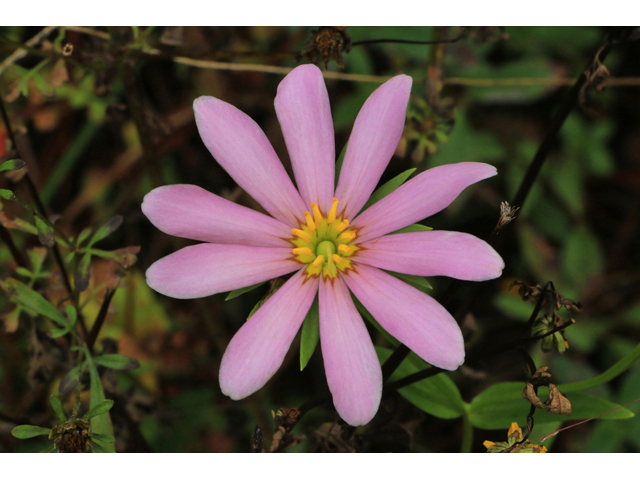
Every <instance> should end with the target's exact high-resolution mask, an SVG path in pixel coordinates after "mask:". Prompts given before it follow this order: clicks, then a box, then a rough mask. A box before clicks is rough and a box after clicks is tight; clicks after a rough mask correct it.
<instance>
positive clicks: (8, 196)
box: [0, 188, 16, 200]
mask: <svg viewBox="0 0 640 480" xmlns="http://www.w3.org/2000/svg"><path fill="white" fill-rule="evenodd" d="M0 197H2V198H4V199H5V200H14V199H15V198H16V196H15V195H14V194H13V192H12V191H11V190H7V189H6V188H0Z"/></svg>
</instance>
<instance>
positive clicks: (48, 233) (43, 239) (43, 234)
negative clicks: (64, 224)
mask: <svg viewBox="0 0 640 480" xmlns="http://www.w3.org/2000/svg"><path fill="white" fill-rule="evenodd" d="M33 216H34V218H35V220H36V228H37V229H38V240H40V243H41V244H42V245H46V246H47V247H53V246H54V245H55V244H56V239H55V236H54V235H53V229H52V228H51V226H50V225H49V224H48V223H47V222H45V221H44V220H43V219H42V218H40V215H38V214H37V213H36V212H33Z"/></svg>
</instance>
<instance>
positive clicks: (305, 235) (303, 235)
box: [291, 228, 311, 242]
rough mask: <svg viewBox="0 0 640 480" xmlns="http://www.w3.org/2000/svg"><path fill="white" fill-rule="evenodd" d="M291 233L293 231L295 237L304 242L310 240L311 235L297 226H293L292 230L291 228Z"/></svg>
mask: <svg viewBox="0 0 640 480" xmlns="http://www.w3.org/2000/svg"><path fill="white" fill-rule="evenodd" d="M291 233H293V234H294V235H295V236H296V237H298V238H301V239H302V240H304V241H305V242H309V241H311V235H309V234H308V233H307V232H305V231H304V230H300V229H299V228H294V229H293V230H291Z"/></svg>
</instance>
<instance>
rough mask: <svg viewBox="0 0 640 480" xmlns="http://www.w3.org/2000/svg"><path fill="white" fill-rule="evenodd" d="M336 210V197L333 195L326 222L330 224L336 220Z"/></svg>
mask: <svg viewBox="0 0 640 480" xmlns="http://www.w3.org/2000/svg"><path fill="white" fill-rule="evenodd" d="M337 211H338V199H337V198H335V197H334V199H333V203H332V204H331V210H329V216H328V217H327V223H329V224H331V223H333V222H335V221H336V213H337Z"/></svg>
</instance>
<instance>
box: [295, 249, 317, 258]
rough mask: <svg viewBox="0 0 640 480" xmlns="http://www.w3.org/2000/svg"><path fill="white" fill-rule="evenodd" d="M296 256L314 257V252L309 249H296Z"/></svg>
mask: <svg viewBox="0 0 640 480" xmlns="http://www.w3.org/2000/svg"><path fill="white" fill-rule="evenodd" d="M293 254H294V255H306V256H307V257H313V252H312V251H311V249H310V248H308V247H301V248H294V249H293Z"/></svg>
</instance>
